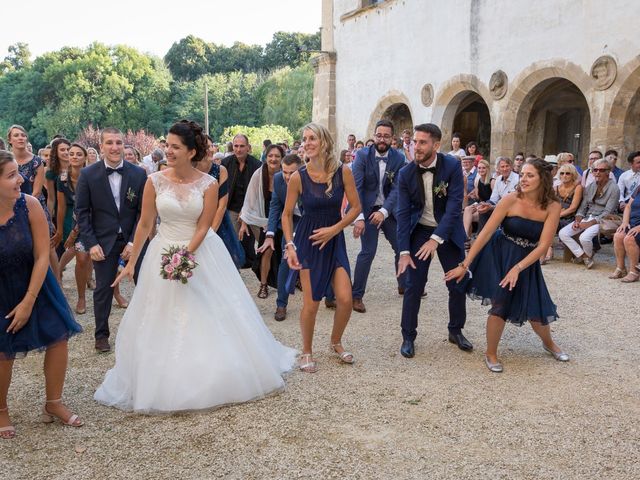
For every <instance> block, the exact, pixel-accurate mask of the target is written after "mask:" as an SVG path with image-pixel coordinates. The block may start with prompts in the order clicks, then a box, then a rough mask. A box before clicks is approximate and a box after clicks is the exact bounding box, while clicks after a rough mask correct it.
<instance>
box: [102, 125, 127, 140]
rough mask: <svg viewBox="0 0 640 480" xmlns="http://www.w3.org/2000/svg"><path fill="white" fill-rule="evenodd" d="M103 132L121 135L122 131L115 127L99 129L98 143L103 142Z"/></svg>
mask: <svg viewBox="0 0 640 480" xmlns="http://www.w3.org/2000/svg"><path fill="white" fill-rule="evenodd" d="M105 133H112V134H114V135H120V136H121V137H122V136H123V135H122V132H121V131H120V130H118V129H117V128H116V127H106V128H103V129H102V130H101V131H100V143H102V142H104V135H105Z"/></svg>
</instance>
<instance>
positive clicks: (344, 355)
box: [331, 343, 356, 365]
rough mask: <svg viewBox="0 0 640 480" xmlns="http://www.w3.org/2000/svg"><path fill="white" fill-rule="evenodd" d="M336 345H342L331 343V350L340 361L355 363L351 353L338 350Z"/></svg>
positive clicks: (340, 345)
mask: <svg viewBox="0 0 640 480" xmlns="http://www.w3.org/2000/svg"><path fill="white" fill-rule="evenodd" d="M336 347H342V344H341V343H333V344H331V350H332V351H333V353H335V354H336V355H337V356H338V358H339V359H340V361H341V362H342V363H347V364H349V365H352V364H353V363H355V361H356V359H355V358H354V357H353V353H351V352H347V351H346V350H344V349H343V350H342V352H338V351H337V350H336Z"/></svg>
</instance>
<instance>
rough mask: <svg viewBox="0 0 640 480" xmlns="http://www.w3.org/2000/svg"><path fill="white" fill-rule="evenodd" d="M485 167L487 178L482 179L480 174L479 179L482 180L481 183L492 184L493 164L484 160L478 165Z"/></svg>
mask: <svg viewBox="0 0 640 480" xmlns="http://www.w3.org/2000/svg"><path fill="white" fill-rule="evenodd" d="M480 164H482V165H484V166H485V167H487V173H486V174H485V176H484V177H485V178H482V177H480V173H478V177H479V178H480V181H481V182H482V183H484V184H485V185H487V184H489V183H491V164H490V163H489V162H488V161H486V160H485V159H482V160H480V161H479V162H478V165H480Z"/></svg>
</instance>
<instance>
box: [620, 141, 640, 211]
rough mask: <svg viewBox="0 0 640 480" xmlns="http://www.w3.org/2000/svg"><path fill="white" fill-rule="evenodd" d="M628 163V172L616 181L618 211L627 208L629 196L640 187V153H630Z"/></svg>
mask: <svg viewBox="0 0 640 480" xmlns="http://www.w3.org/2000/svg"><path fill="white" fill-rule="evenodd" d="M627 161H628V162H629V166H630V168H629V170H627V171H626V172H623V173H622V175H620V179H619V180H618V188H619V189H620V206H619V207H620V210H624V207H626V206H627V203H629V200H630V199H631V195H632V194H633V192H635V191H636V189H637V188H638V186H640V151H636V152H631V153H630V154H629V156H628V157H627Z"/></svg>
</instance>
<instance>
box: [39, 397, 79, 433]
mask: <svg viewBox="0 0 640 480" xmlns="http://www.w3.org/2000/svg"><path fill="white" fill-rule="evenodd" d="M46 403H62V399H61V398H58V399H57V400H47V401H46ZM46 403H45V405H44V406H43V407H42V415H41V416H40V419H41V420H42V423H53V422H54V420H55V419H56V418H57V419H58V420H60V421H61V422H62V424H63V425H67V426H69V427H81V426H83V425H84V422H83V421H82V420H80V417H78V415H76V414H75V413H73V414H71V416H70V417H69V418H67V419H66V420H65V419H64V418H61V417H59V416H58V415H56V414H54V413H49V411H48V410H47V405H46Z"/></svg>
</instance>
